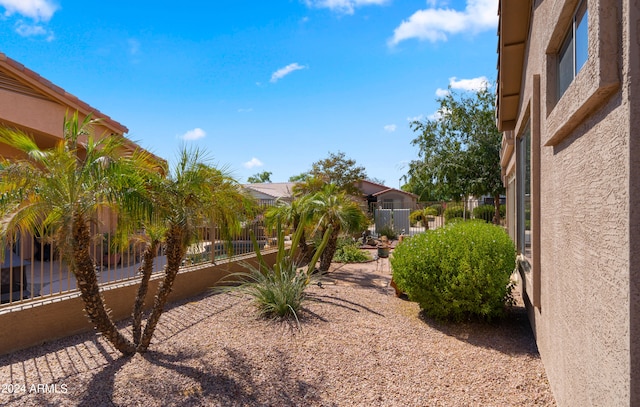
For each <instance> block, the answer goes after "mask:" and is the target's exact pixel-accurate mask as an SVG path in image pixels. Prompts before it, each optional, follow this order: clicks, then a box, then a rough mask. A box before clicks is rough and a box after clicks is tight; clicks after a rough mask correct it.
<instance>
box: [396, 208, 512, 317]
mask: <svg viewBox="0 0 640 407" xmlns="http://www.w3.org/2000/svg"><path fill="white" fill-rule="evenodd" d="M515 264H516V263H515V247H514V244H513V242H512V241H511V239H510V238H509V236H508V235H507V234H506V233H505V231H504V230H503V229H502V228H501V227H499V226H495V225H492V224H487V223H485V222H482V221H467V222H456V223H454V224H450V225H447V226H445V227H443V228H439V229H435V230H429V231H427V232H426V233H421V234H419V235H416V236H413V237H411V238H409V239H406V240H404V241H403V242H402V243H400V244H398V246H397V247H396V248H395V250H394V253H393V257H392V258H391V265H392V267H393V280H394V281H395V283H396V284H397V285H398V287H399V289H400V290H402V291H404V292H405V293H407V295H408V296H409V299H411V300H412V301H416V302H418V303H419V304H420V307H421V308H422V309H423V310H424V311H425V312H426V313H427V315H430V316H432V317H435V318H439V319H451V320H455V321H460V320H464V319H468V318H472V317H476V318H484V319H487V320H488V319H491V318H494V317H498V316H501V315H502V314H503V312H504V308H505V303H507V302H510V301H511V289H512V288H513V285H512V284H511V283H510V275H511V273H512V272H513V270H514V268H515Z"/></svg>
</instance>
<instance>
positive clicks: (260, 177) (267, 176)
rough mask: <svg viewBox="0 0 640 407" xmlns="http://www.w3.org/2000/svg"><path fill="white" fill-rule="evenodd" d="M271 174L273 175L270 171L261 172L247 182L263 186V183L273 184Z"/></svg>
mask: <svg viewBox="0 0 640 407" xmlns="http://www.w3.org/2000/svg"><path fill="white" fill-rule="evenodd" d="M271 174H272V173H271V172H269V171H262V172H259V173H257V174H254V175H252V176H250V177H249V178H248V179H247V182H248V183H249V184H262V183H265V182H271Z"/></svg>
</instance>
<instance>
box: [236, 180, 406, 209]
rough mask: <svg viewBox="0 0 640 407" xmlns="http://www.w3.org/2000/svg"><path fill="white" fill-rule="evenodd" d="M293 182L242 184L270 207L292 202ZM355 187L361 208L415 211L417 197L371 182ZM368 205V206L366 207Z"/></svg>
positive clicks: (259, 200) (361, 183) (364, 181)
mask: <svg viewBox="0 0 640 407" xmlns="http://www.w3.org/2000/svg"><path fill="white" fill-rule="evenodd" d="M294 185H295V183H294V182H264V183H258V184H244V185H243V187H244V188H245V189H247V190H248V191H249V193H250V194H251V195H252V196H253V197H254V198H255V199H257V200H258V202H260V203H261V204H263V205H272V204H273V203H274V202H275V201H276V200H278V199H279V200H282V201H285V202H291V201H293V186H294ZM356 187H357V188H358V189H359V190H360V191H361V192H362V197H357V198H358V199H359V200H361V202H362V204H363V207H368V208H373V209H376V208H383V209H412V210H413V209H415V208H416V201H417V198H418V196H417V195H415V194H412V193H410V192H405V191H402V190H399V189H395V188H389V187H386V186H384V185H381V184H376V183H375V182H371V181H366V180H363V181H360V182H358V183H357V184H356ZM367 203H369V205H367Z"/></svg>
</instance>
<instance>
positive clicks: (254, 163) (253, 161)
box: [243, 157, 264, 169]
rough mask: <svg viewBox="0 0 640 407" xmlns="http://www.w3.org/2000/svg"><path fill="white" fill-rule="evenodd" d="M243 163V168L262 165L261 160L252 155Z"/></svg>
mask: <svg viewBox="0 0 640 407" xmlns="http://www.w3.org/2000/svg"><path fill="white" fill-rule="evenodd" d="M243 165H244V168H248V169H251V168H254V167H262V166H263V165H264V164H262V161H260V160H258V159H257V158H255V157H253V158H251V160H249V161H247V162H246V163H244V164H243Z"/></svg>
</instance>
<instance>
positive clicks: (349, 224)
mask: <svg viewBox="0 0 640 407" xmlns="http://www.w3.org/2000/svg"><path fill="white" fill-rule="evenodd" d="M309 204H310V207H311V211H312V214H313V218H314V220H315V222H317V225H318V228H319V232H320V233H321V234H324V233H325V231H326V230H328V229H329V228H331V234H330V235H329V241H328V243H327V247H326V248H325V250H324V252H323V253H322V255H321V256H320V271H327V270H329V266H330V265H331V261H332V260H333V256H334V254H335V252H336V248H337V243H338V237H339V236H340V233H352V232H360V231H361V230H362V229H363V228H364V227H366V225H367V222H368V220H367V217H366V216H365V214H364V213H363V212H362V210H361V209H360V206H359V205H358V204H357V203H355V202H354V201H353V200H352V199H351V198H350V197H349V196H348V195H347V193H346V192H345V191H340V190H339V189H338V186H337V185H335V184H327V185H325V186H324V187H323V188H322V189H321V190H320V191H319V192H317V193H316V194H314V195H313V197H312V198H311V202H310V203H309Z"/></svg>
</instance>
